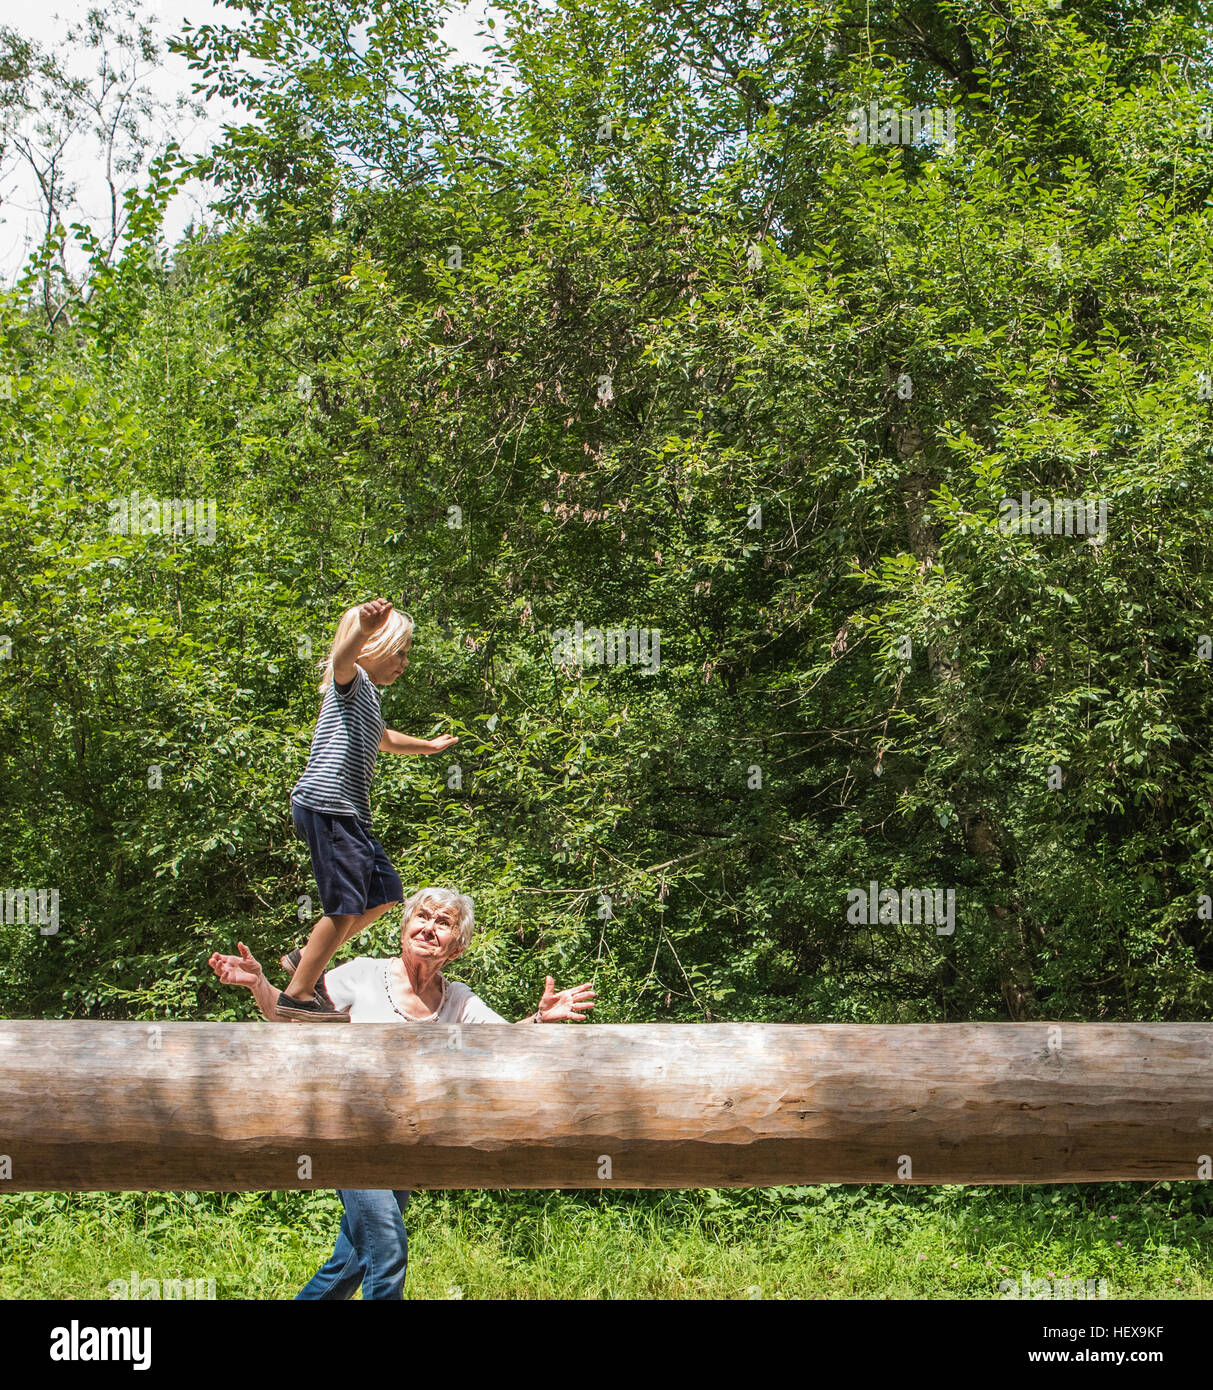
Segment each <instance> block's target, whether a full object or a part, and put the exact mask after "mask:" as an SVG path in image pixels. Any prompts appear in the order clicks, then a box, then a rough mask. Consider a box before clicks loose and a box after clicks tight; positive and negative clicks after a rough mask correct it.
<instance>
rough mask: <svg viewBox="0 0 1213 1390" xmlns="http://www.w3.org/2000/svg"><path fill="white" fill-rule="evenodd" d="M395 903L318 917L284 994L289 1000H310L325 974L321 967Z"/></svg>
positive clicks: (394, 905)
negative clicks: (333, 915) (355, 914)
mask: <svg viewBox="0 0 1213 1390" xmlns="http://www.w3.org/2000/svg"><path fill="white" fill-rule="evenodd" d="M396 906H397V904H396V903H380V904H379V906H378V907H372V908H371V909H370V911H369V912H363V913H360V914H359V915H357V916H354V915H353V914H347V913H342V914H341V915H340V916H338V917H321V918H320V920H319V921H318V922H317V923H316V925H315V926H314V927H313V928H312V934H311V935H310V936H309V937H308V939H307V945H306V946H304V948H303V950H302V952H301V953H300V959H299V965H298V966H297V967H296V970H295V973H294V975H292V976H291V982H290V984H289V985H287V987H286V990H285V993H286V994H287V995H289V996H290V998H292V999H310V998H311V997H312V993H313V991H314V990H315V988H316V981H317V980H319V978H320V977H321V975H323V974H324V968H325V966H326V965H328V963H329V961H330V960H332V958H333V957H334V956H335V955H336V954H337V952H338V951H339V950H340V949H341V947H342V946H344V945H345V943H346V942H347V941H349V940H350V939H351V938H352V937H355V936H357V935H358V933H359V932H360V931H364V930H365V929H366V928H367V927H369V926H370V925H371V923H372V922H374V921H376V920H377V919H378V918H380V917H382V916H383V914H384V913H385V912H386V911H387V910H388V909H389V908H391V907H396Z"/></svg>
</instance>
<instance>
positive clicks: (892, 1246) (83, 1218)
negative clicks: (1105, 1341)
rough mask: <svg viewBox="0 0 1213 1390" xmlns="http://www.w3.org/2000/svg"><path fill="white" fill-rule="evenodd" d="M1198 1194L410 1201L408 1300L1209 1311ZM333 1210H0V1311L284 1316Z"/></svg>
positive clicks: (499, 1195)
mask: <svg viewBox="0 0 1213 1390" xmlns="http://www.w3.org/2000/svg"><path fill="white" fill-rule="evenodd" d="M1210 1216H1213V1194H1211V1193H1210V1192H1209V1190H1208V1184H1200V1183H1174V1184H1166V1183H1159V1184H1154V1185H1152V1186H1150V1185H1147V1184H1143V1183H1116V1184H1108V1185H1103V1186H1099V1187H1090V1186H1081V1187H1080V1186H1064V1187H1052V1186H1049V1187H1009V1188H1007V1187H1003V1188H994V1187H981V1188H976V1187H929V1188H928V1187H868V1188H855V1187H842V1186H823V1187H799V1188H777V1189H770V1190H765V1191H763V1190H745V1191H721V1192H702V1191H701V1192H668V1193H664V1192H603V1193H559V1192H493V1193H489V1192H450V1193H418V1194H416V1195H415V1196H414V1198H413V1201H412V1203H411V1205H410V1207H409V1211H408V1222H407V1224H408V1230H409V1257H410V1258H409V1275H408V1283H407V1286H406V1290H405V1294H406V1297H408V1298H452V1297H462V1298H469V1299H470V1298H492V1299H520V1298H561V1299H609V1298H645V1299H732V1298H736V1299H744V1298H758V1297H760V1298H767V1299H770V1298H813V1299H818V1298H857V1299H867V1298H909V1299H954V1298H974V1299H991V1298H993V1299H996V1298H999V1297H1000V1293H999V1289H998V1283H999V1280H1001V1279H1013V1280H1014V1281H1015V1282H1016V1285H1017V1287H1018V1285H1019V1282H1020V1280H1021V1277H1022V1273H1023V1271H1025V1270H1026V1271H1029V1273H1030V1275H1031V1276H1032V1277H1033V1278H1041V1277H1070V1278H1074V1279H1080V1278H1081V1279H1105V1280H1106V1281H1107V1286H1108V1297H1109V1298H1113V1299H1115V1298H1131V1299H1134V1298H1181V1299H1193V1298H1195V1299H1207V1298H1210V1297H1213V1278H1211V1274H1210V1270H1211V1261H1210V1257H1211V1255H1213V1230H1211V1228H1210ZM339 1220H340V1203H339V1202H338V1199H337V1196H336V1194H335V1193H332V1192H278V1193H248V1194H238V1195H236V1194H196V1193H182V1194H162V1193H146V1194H145V1193H87V1194H75V1193H25V1194H14V1195H10V1196H7V1197H3V1198H0V1243H2V1248H3V1249H4V1251H5V1261H4V1266H3V1270H2V1271H0V1298H4V1299H18V1298H25V1299H40V1298H70V1299H83V1298H102V1299H105V1298H109V1297H111V1294H110V1292H109V1289H108V1284H109V1281H110V1280H115V1279H128V1278H129V1276H130V1271H131V1270H132V1269H134V1270H137V1271H138V1272H139V1275H140V1277H141V1278H143V1279H148V1278H155V1279H161V1280H164V1279H197V1278H201V1279H214V1281H215V1292H216V1296H217V1297H218V1298H220V1299H224V1298H229V1299H230V1298H252V1299H284V1298H290V1297H293V1296H294V1294H295V1293H296V1292H297V1291H298V1290H299V1289H300V1288H301V1287H302V1286H303V1284H304V1283H305V1282H306V1281H307V1280H308V1279H309V1278H310V1277H311V1275H312V1274H313V1273H314V1272H315V1270H316V1269H317V1268H318V1267H319V1265H320V1264H321V1263H322V1262H323V1261H324V1260H325V1259H326V1258H327V1256H328V1255H329V1253H330V1251H331V1249H332V1243H333V1240H334V1238H335V1236H336V1232H337V1225H338V1221H339Z"/></svg>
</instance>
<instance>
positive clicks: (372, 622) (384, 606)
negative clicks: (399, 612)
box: [358, 598, 392, 637]
mask: <svg viewBox="0 0 1213 1390" xmlns="http://www.w3.org/2000/svg"><path fill="white" fill-rule="evenodd" d="M391 611H392V605H391V604H390V603H389V602H388V600H387V599H385V598H373V599H371V600H370V602H369V603H364V604H361V605H360V606H359V608H358V628H359V631H360V632H361V633H362V635H363V636H364V637H369V636H370V635H371V633H373V632H378V631H379V629H380V628H381V627H382V626H383V625H384V623H386V622H387V615H388V614H389V613H390V612H391Z"/></svg>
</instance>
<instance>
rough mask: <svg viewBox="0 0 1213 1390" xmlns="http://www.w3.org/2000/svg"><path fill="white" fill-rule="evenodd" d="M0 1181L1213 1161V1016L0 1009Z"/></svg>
mask: <svg viewBox="0 0 1213 1390" xmlns="http://www.w3.org/2000/svg"><path fill="white" fill-rule="evenodd" d="M0 1155H3V1156H4V1157H3V1158H0V1191H8V1192H12V1191H30V1190H33V1191H39V1190H63V1189H75V1190H88V1191H116V1190H124V1189H130V1190H189V1189H194V1190H212V1191H248V1190H265V1189H283V1188H312V1187H373V1188H390V1187H396V1188H400V1187H403V1188H460V1187H488V1188H507V1187H520V1188H521V1187H538V1188H543V1187H565V1188H602V1187H628V1188H676V1187H764V1186H777V1185H782V1184H795V1183H820V1182H843V1183H858V1182H873V1183H882V1182H915V1183H1017V1182H1029V1183H1052V1182H1109V1181H1113V1180H1122V1179H1130V1180H1139V1179H1161V1178H1171V1179H1181V1180H1183V1179H1189V1180H1193V1179H1198V1178H1200V1177H1202V1176H1203V1177H1209V1176H1210V1170H1209V1163H1210V1156H1213V1024H1203V1023H1201V1024H1188V1023H1172V1024H1150V1023H1122V1024H1082V1023H1061V1024H1046V1023H1040V1024H1036V1023H1031V1024H999V1023H956V1024H928V1025H900V1026H879V1027H878V1026H851V1025H841V1024H826V1025H814V1026H808V1025H800V1024H782V1025H780V1024H759V1023H726V1024H701V1025H683V1024H664V1025H649V1024H634V1025H622V1026H621V1025H608V1026H589V1025H587V1026H580V1027H575V1026H571V1025H570V1026H565V1027H556V1026H552V1027H539V1026H536V1027H534V1028H514V1027H505V1026H501V1025H489V1024H479V1025H464V1026H463V1027H447V1026H445V1025H442V1024H424V1025H419V1026H417V1027H408V1026H404V1025H401V1026H399V1027H396V1026H392V1025H390V1024H351V1025H348V1026H336V1025H329V1026H323V1027H321V1026H317V1025H312V1026H307V1025H292V1024H223V1023H160V1024H149V1023H94V1022H19V1021H3V1020H0Z"/></svg>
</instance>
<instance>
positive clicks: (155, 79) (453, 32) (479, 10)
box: [0, 0, 500, 285]
mask: <svg viewBox="0 0 1213 1390" xmlns="http://www.w3.org/2000/svg"><path fill="white" fill-rule="evenodd" d="M98 3H99V0H51V7H47V8H34V7H32V6H31V7H29V8H25V9H22V10H19V11H13V12H10V13H8V14H0V19H3V22H4V23H5V24H7V25H8V26H9V27H10V28H13V29H15V30H17V32H18V33H20V34H22V35H23V36H24V37H26V38H29V39H33V40H36V41H37V42H38V43H39V44H41V45H43V46H44V47H48V48H49V47H52V46H53V45H56V44H58V43H61V41H62V38H63V35H64V34H65V32H66V31H67V29H68V28H69V27H70V26H71V25H72V24H76V23H80V22H82V21H83V20H84V18H85V16H86V14H87V13H88V11H89V9H90V8H95V7H96V6H97V5H98ZM491 8H492V6H491V3H489V0H465V2H464V3H463V5H462V6H461V8H460V9H458V10H456V11H455V12H454V13H453V14H452V15H450V16H449V18H448V19H447V22H446V24H445V25H444V26H443V30H442V35H443V38H444V39H445V40H446V42H447V43H448V44H450V45H451V46H452V47H453V48H454V49H455V50H456V53H455V55H454V59H455V61H463V62H475V63H482V62H483V61H484V60H485V58H484V50H483V47H482V41H481V40H480V39H478V38H477V36H476V31H477V29H478V28H483V24H484V16H485V13H486V11H487V10H491ZM141 9H142V14H143V16H144V19H145V21H146V22H148V23H151V24H152V26H153V28H154V29H155V30H156V33H157V36H158V37H159V39H160V40H161V46H162V47H163V41H164V39H166V38H167V37H168V36H169V35H170V34H172V33H177V32H180V28H181V24H182V22H183V21H186V20H188V21H189V22H190V23H191V24H194V25H198V24H205V23H212V24H222V23H227V24H230V25H236V24H239V23H240V21H241V20H242V19H243V18H244V17H245V16H244V15H243V12H241V11H229V10H227V9H226V8H225V7H224V5H223V4H221V3H214V0H144V3H143V5H142V6H141ZM498 32H500V27H499V29H498ZM61 56H69V55H61ZM90 61H91V59H90V55H89V54H88V52H87V50H85V49H84V48H83V47H81V49H80V61H78V62H77V63H74V64H73V63H69V65H70V66H71V68H72V71H73V72H76V73H78V74H80V75H84V74H86V73H88V72H89V71H90V68H89V62H90ZM161 61H162V66H161V68H160V69H158V70H156V71H153V72H151V73H150V74H149V76H148V79H147V88H148V90H149V91H150V92H151V93H152V94H153V95H154V96H156V97H158V98H159V99H161V100H162V101H164V102H166V103H169V104H170V105H171V104H172V103H173V102H174V101H175V99H176V97H177V96H178V95H179V94H180V95H185V96H188V95H190V87H191V84H192V83H193V82H194V81H195V80H196V76H197V74H195V73H192V72H191V71H190V70H189V68H188V67H187V66H186V62H185V59H184V58H182V57H179V56H178V55H176V54H173V53H165V54H163V56H162V60H161ZM247 118H248V117H247V113H246V112H237V111H236V110H235V108H233V107H231V106H230V105H229V104H228V103H226V102H222V101H220V100H219V99H218V98H215V99H214V100H213V101H212V102H210V103H209V104H208V106H207V112H206V116H205V118H204V119H203V120H201V121H198V120H195V119H194V118H192V117H189V116H186V117H184V118H182V120H181V123H180V124H179V125H176V126H175V127H174V129H173V132H172V133H173V134H174V136H175V137H176V139H177V140H178V142H179V143H180V145H181V147H182V149H183V150H184V151H185V153H186V154H200V153H202V152H203V151H204V150H206V149H207V148H208V146H209V145H210V143H211V141H212V140H213V139H214V138H215V136H216V135H217V134H218V133H219V131H220V130H221V128H222V126H223V124H224V122H225V120H233V119H241V120H246V119H247ZM65 163H66V168H67V171H68V176H69V178H70V179H71V180H72V181H73V182H75V183H76V184H77V187H78V189H79V203H80V206H81V208H82V209H83V211H84V213H85V220H86V221H92V220H94V219H95V220H96V221H97V222H99V223H101V224H102V225H105V224H106V221H107V219H105V218H103V217H102V216H101V214H102V212H103V211H104V210H105V209H106V208H107V206H108V196H109V195H108V190H107V189H106V186H105V182H104V179H103V177H102V171H101V170H100V168H99V166H98V162H97V147H96V145H95V144H90V143H88V142H86V141H85V140H83V139H81V140H80V141H79V142H78V144H77V145H76V146H75V147H69V148H68V150H67V151H65ZM204 195H205V190H204V189H203V188H202V186H201V185H200V184H198V183H190V184H187V185H186V186H185V187H184V188H183V189H181V190H180V191H179V192H178V194H177V196H176V198H175V199H174V201H173V202H172V203H171V204H170V205H169V208H168V213H167V216H166V218H165V224H164V239H165V240H166V241H167V242H168V244H169V245H172V244H173V242H174V241H176V239H177V238H178V237H179V236H180V235H181V233H182V232H183V231H184V230H185V227H186V226H187V224H188V223H189V221H190V219H191V217H192V218H195V219H197V218H199V217H200V216H201V215H202V213H203V211H204V208H205V199H204ZM40 234H41V226H40V223H39V220H38V196H37V185H36V183H35V181H34V177H33V174H32V172H31V171H29V169H28V168H27V167H25V166H22V165H18V164H14V165H12V166H10V167H9V168H8V169H6V173H5V177H3V179H2V180H0V283H2V284H5V285H11V284H12V283H13V281H14V280H15V278H16V276H17V273H18V272H19V271H20V269H21V267H22V266H23V265H24V263H25V260H26V257H27V256H28V254H29V252H30V250H31V248H32V246H33V245H34V244H35V243H36V242H37V240H38V238H39V236H40Z"/></svg>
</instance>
